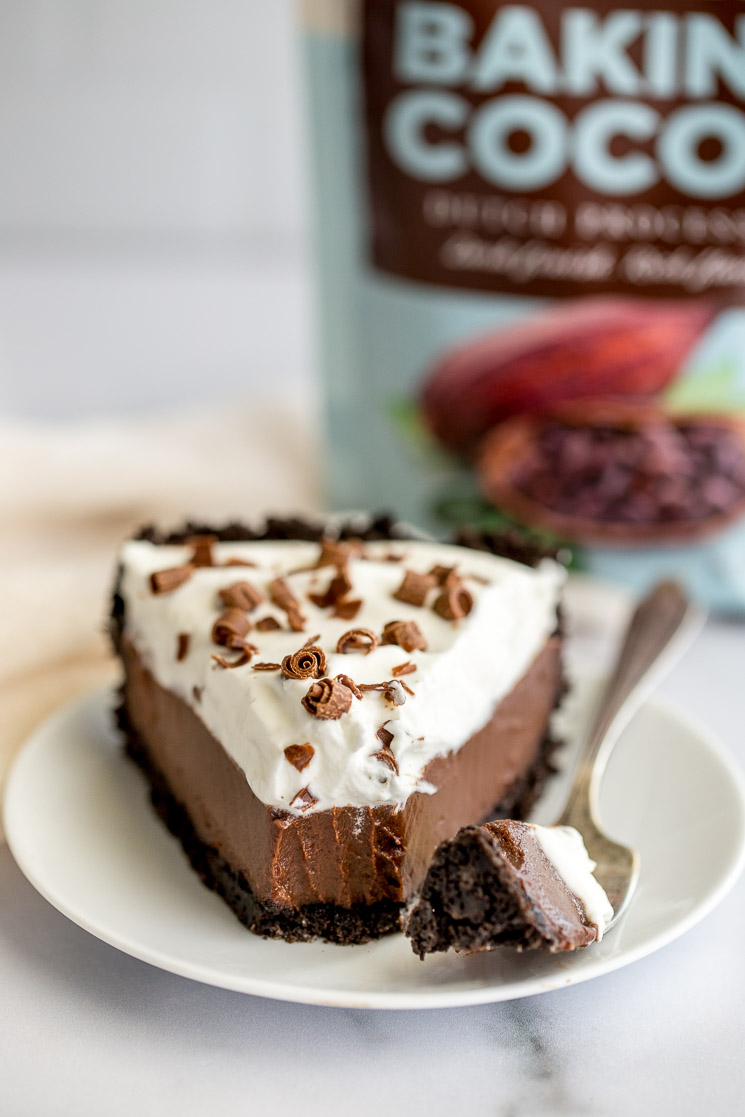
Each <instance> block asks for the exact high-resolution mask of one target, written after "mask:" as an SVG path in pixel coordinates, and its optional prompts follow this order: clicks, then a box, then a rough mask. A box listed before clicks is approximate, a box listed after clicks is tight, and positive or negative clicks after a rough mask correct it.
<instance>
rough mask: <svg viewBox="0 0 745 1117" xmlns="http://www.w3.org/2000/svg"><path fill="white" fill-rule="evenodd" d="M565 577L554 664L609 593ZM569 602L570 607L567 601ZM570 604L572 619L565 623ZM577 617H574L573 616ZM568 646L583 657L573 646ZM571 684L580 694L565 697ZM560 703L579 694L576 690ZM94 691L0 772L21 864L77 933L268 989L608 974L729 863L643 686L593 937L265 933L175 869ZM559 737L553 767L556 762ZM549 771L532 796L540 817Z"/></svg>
mask: <svg viewBox="0 0 745 1117" xmlns="http://www.w3.org/2000/svg"><path fill="white" fill-rule="evenodd" d="M577 589H578V587H575V588H574V593H573V595H572V596H573V598H574V602H573V608H572V619H573V621H574V640H573V644H572V649H571V650H572V653H573V654H572V656H571V657H570V661H573V662H574V663H575V664H576V662H577V660H578V659H579V660H580V661H581V660H583V659H584V661H585V662H587V661H588V658H589V653H592V654H591V658H592V659H593V661H594V662H595V663H597V662H598V661H599V660H601V659H602V658H603V656H602V654H601V653H602V649H601V647H600V643H599V642H598V639H597V637H598V633H597V632H594V631H593V626H592V620H591V619H592V617H597V616H603V617H604V618H606V620H607V617H608V614H609V610H610V611H612V610H613V609H615V612H616V617H617V622H621V621H622V618H623V614H624V612H625V609H626V607H627V605H626V602H625V600H624V599H622V598H621V597H620V596H619V595H615V596H614V595H610V596H609V595H607V594H606V593H602V596H603V602H604V608H603V610H601V611H599V612H598V610H597V604H598V602H597V593H598V592H599V591H597V589H596V588H593V587H592V585H590V586H588V587H585V590H584V591H583V592H582V593H580V594H579V597H581V598H582V600H580V601H578V600H577V597H578V595H577ZM583 604H584V605H586V606H588V608H585V609H583V608H582V606H583ZM583 616H584V618H585V619H584V620H583ZM587 618H590V619H589V620H588V619H587ZM583 645H584V648H585V652H586V653H587V654H585V655H581V654H580V655H579V657H578V656H577V654H576V653H577V652H578V651H580V652H581V650H582V647H583ZM583 693H584V700H583ZM577 695H578V697H577V698H576V699H575V702H574V717H575V719H576V723H577V724H580V723H581V721H582V719H583V717H584V716H586V715H585V714H584V713H583V711H586V710H587V709H589V705H590V703H591V695H592V687H589V688H588V687H579V689H578V691H577ZM111 701H112V700H111V696H110V694H109V693H108V692H103V691H98V692H96V693H94V694H91V695H90V696H88V697H87V698H85V699H83V700H82V701H78V702H76V703H75V704H74V705H71V706H69V707H67V708H66V709H64V710H63V711H61V712H60V713H59V714H57V715H56V716H55V717H53V718H52V719H51V720H50V721H48V722H46V723H45V724H44V725H43V726H42V727H41V728H40V729H39V730H37V732H36V733H35V734H34V736H33V737H32V738H31V739H30V740H29V741H28V743H27V745H26V746H25V748H24V749H23V751H22V753H21V754H20V756H19V757H18V759H17V761H16V763H15V765H14V768H13V771H12V773H11V776H10V779H9V782H8V786H7V789H6V797H5V828H6V833H7V837H8V841H9V844H10V847H11V849H12V851H13V854H14V855H15V858H16V860H17V861H18V864H19V865H20V867H21V869H22V870H23V872H24V873H25V875H26V876H27V877H28V879H29V880H30V881H31V883H32V884H33V885H34V886H35V887H36V888H37V889H38V891H39V892H41V894H42V895H43V896H45V897H46V899H47V900H49V901H50V903H52V904H53V905H54V906H55V907H56V908H58V909H59V910H60V911H61V912H63V913H64V914H65V915H67V916H68V917H69V918H70V919H72V920H73V921H74V922H75V923H77V924H79V925H80V926H81V927H84V928H85V929H86V930H87V931H90V932H91V933H92V934H94V935H96V936H97V937H98V938H100V939H103V940H104V941H105V942H108V943H110V944H111V945H112V946H115V947H118V948H119V949H120V950H123V951H125V952H126V953H127V954H131V955H133V956H134V957H136V958H141V959H143V960H144V961H146V962H150V963H151V964H152V965H155V966H160V967H161V968H162V969H165V970H170V971H172V972H173V973H177V974H182V975H183V976H185V977H190V978H194V979H196V980H198V981H203V982H207V983H208V984H211V985H218V986H222V987H224V988H227V989H235V990H238V991H240V992H245V993H254V994H257V995H259V996H264V997H274V998H278V999H280V1000H289V1001H302V1002H307V1003H313V1004H325V1005H343V1006H349V1007H360V1008H392V1009H394V1008H436V1007H440V1006H448V1005H468V1004H479V1003H483V1002H487V1001H500V1000H509V999H511V998H515V997H525V996H530V995H532V994H535V993H541V992H545V991H548V990H551V989H557V988H561V987H563V986H566V985H572V984H575V983H577V982H580V981H587V980H588V979H589V978H592V977H598V976H599V975H601V974H605V973H609V972H610V971H612V970H615V969H618V968H619V967H621V966H625V965H627V964H628V963H629V962H633V961H635V960H636V959H638V958H642V957H643V956H644V955H647V954H649V953H651V952H652V951H654V950H657V949H658V948H659V947H661V946H664V945H665V944H666V943H668V942H670V941H671V940H672V939H674V938H676V937H677V936H678V935H681V934H682V933H683V932H684V931H686V930H687V929H688V928H689V927H691V926H693V924H694V923H696V922H697V921H698V920H699V919H701V918H702V917H703V916H704V915H706V914H707V912H709V911H711V909H712V908H713V907H714V906H715V905H716V904H717V903H718V902H719V901H720V900H721V899H722V898H723V897H724V895H725V894H726V893H727V891H728V890H729V888H730V887H731V886H732V884H733V883H734V882H735V880H736V879H737V876H738V874H739V873H740V871H741V868H742V866H743V861H744V860H745V856H744V855H745V794H744V793H743V785H742V782H741V779H740V777H739V774H738V772H737V770H736V769H735V767H734V766H733V764H732V762H731V760H730V759H729V756H728V754H727V753H726V751H725V750H724V749H723V748H722V746H721V745H719V744H718V742H717V741H715V740H713V739H712V738H711V737H710V735H709V734H708V733H707V732H706V731H705V730H703V729H702V728H701V727H700V726H698V725H695V724H693V723H692V722H691V721H690V719H689V718H687V717H686V716H684V715H682V714H681V713H679V712H677V711H676V710H675V709H673V708H672V707H670V706H669V705H667V704H665V703H662V702H661V701H659V700H657V699H654V700H651V701H649V702H647V703H646V704H645V705H644V706H643V707H642V709H641V710H640V711H639V713H638V714H637V715H636V717H635V718H634V720H633V721H632V723H631V724H630V725H629V727H628V729H627V730H626V732H625V733H624V735H623V737H622V738H621V740H620V741H619V743H618V745H617V747H616V750H615V752H614V754H613V756H612V758H611V761H610V764H609V766H608V770H607V772H606V776H605V779H604V781H603V785H602V789H601V810H602V816H603V820H604V822H605V825H606V828H607V829H608V830H609V832H610V833H611V834H612V836H614V837H616V838H618V839H619V840H621V841H624V842H626V843H628V844H629V845H636V846H637V848H638V849H639V850H640V852H641V875H640V881H639V886H638V889H637V892H636V895H635V897H634V900H633V902H632V904H631V906H630V908H629V911H628V913H627V914H626V915H625V917H624V918H623V919H622V920H621V921H620V922H619V924H618V926H617V927H615V928H614V929H613V930H612V931H611V932H609V934H608V935H607V936H606V938H605V939H604V941H603V942H602V943H600V944H599V945H597V946H591V947H589V948H587V949H586V950H580V951H577V952H576V953H575V954H573V955H558V956H557V955H554V956H549V955H546V956H544V955H536V954H533V953H527V954H515V953H512V952H510V951H507V950H503V951H495V952H493V953H491V954H484V955H472V956H466V957H461V956H458V955H456V954H454V953H452V952H451V953H450V954H448V955H436V956H432V957H430V958H428V959H426V960H425V961H424V962H420V961H419V960H418V959H417V958H416V957H415V956H414V954H413V953H412V951H411V948H410V946H409V944H408V942H407V941H406V940H405V939H404V938H403V937H401V936H393V937H390V938H388V939H383V940H381V941H379V942H377V943H372V944H369V945H366V946H354V947H340V946H332V945H328V944H324V943H308V944H306V943H295V944H288V943H284V942H274V941H269V940H264V939H259V938H256V937H254V936H253V935H251V934H250V933H248V932H247V931H246V930H244V928H243V927H242V926H241V925H240V924H239V923H238V921H237V920H236V919H235V917H234V916H233V914H232V913H231V912H230V911H229V910H228V908H227V907H226V906H225V905H224V904H223V902H222V901H221V900H220V899H219V898H218V897H217V896H216V895H214V894H213V893H211V892H209V891H208V890H207V889H205V888H204V887H203V886H202V885H201V884H200V883H199V880H198V879H197V877H196V876H195V874H194V873H193V872H192V871H191V869H190V868H189V866H188V864H187V862H186V859H185V858H184V856H183V854H182V852H181V849H180V847H179V846H178V844H177V843H176V841H175V839H173V838H171V836H170V835H169V834H168V833H167V832H166V831H165V829H164V828H163V826H162V825H161V823H160V822H159V821H158V820H157V819H156V817H155V815H154V814H153V812H152V810H151V808H150V805H149V803H148V798H147V791H146V788H145V783H144V780H143V779H142V776H141V775H140V773H139V772H138V771H137V770H136V769H135V767H134V766H133V765H132V764H131V763H130V762H129V761H127V760H126V759H125V758H124V757H123V755H122V753H121V745H120V742H119V740H118V738H117V734H116V733H115V731H114V730H113V728H112V719H111V711H110V706H111ZM571 759H572V758H571V749H569V750H567V751H566V754H565V757H564V761H565V768H567V769H568V768H569V767H570V766H571ZM562 794H563V793H562V786H561V779H559V780H557V781H555V782H554V783H553V784H552V786H551V790H550V793H549V795H548V796H547V797H546V799H544V800H543V801H542V803H541V804H539V810H538V811H537V812H536V818H537V820H539V821H551V818H552V816H555V814H556V813H557V811H558V809H559V807H560V805H561V802H562Z"/></svg>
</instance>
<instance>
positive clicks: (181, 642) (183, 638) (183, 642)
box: [176, 632, 191, 663]
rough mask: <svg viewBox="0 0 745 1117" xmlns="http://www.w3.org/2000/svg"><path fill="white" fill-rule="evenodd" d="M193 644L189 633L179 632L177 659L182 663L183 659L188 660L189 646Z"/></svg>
mask: <svg viewBox="0 0 745 1117" xmlns="http://www.w3.org/2000/svg"><path fill="white" fill-rule="evenodd" d="M190 643H191V636H190V635H189V633H188V632H179V634H178V636H177V637H176V659H177V661H178V662H179V663H180V662H181V660H182V659H186V657H187V655H188V654H189V644H190Z"/></svg>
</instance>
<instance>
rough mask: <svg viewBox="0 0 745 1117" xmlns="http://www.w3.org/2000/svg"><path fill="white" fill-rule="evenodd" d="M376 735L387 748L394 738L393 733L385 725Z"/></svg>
mask: <svg viewBox="0 0 745 1117" xmlns="http://www.w3.org/2000/svg"><path fill="white" fill-rule="evenodd" d="M375 736H376V737H377V738H378V740H379V741H380V743H381V745H382V746H383V748H384V749H387V748H388V747H389V745H390V743H391V741H392V740H393V734H392V733H391V731H390V729H386V727H385V726H384V725H381V727H380V729H379V730H378V732H377V733H376V734H375Z"/></svg>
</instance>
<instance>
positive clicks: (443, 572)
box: [429, 566, 457, 586]
mask: <svg viewBox="0 0 745 1117" xmlns="http://www.w3.org/2000/svg"><path fill="white" fill-rule="evenodd" d="M454 574H456V568H455V567H454V566H433V567H432V569H431V570H430V572H429V577H430V578H434V580H435V582H436V583H437V585H438V586H444V585H447V584H448V583H449V581H450V580H451V579H452V577H453V575H454ZM456 576H457V575H456Z"/></svg>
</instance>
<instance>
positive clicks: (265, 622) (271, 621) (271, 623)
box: [256, 617, 282, 632]
mask: <svg viewBox="0 0 745 1117" xmlns="http://www.w3.org/2000/svg"><path fill="white" fill-rule="evenodd" d="M281 627H282V625H281V624H280V623H279V621H278V620H277V618H276V617H261V618H260V619H259V620H258V621H257V622H256V631H257V632H276V631H277V630H278V629H280V628H281Z"/></svg>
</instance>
